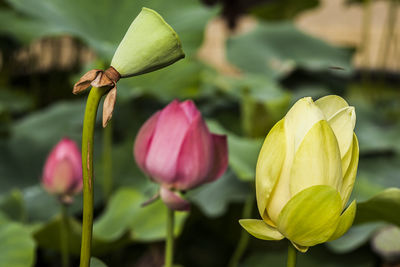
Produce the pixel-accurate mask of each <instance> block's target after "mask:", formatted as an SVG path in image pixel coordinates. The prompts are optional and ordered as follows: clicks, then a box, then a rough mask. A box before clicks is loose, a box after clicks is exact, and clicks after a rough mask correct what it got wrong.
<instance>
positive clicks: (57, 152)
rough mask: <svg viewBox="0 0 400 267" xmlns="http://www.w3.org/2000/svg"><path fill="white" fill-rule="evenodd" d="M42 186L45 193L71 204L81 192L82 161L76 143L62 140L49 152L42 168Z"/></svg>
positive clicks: (65, 139) (66, 139)
mask: <svg viewBox="0 0 400 267" xmlns="http://www.w3.org/2000/svg"><path fill="white" fill-rule="evenodd" d="M42 185H43V187H44V188H45V190H46V191H47V192H49V193H50V194H52V195H56V196H58V197H59V199H60V201H62V202H63V203H71V202H72V200H73V198H72V197H73V196H74V195H75V194H77V193H79V192H81V190H82V159H81V153H80V151H79V149H78V146H77V145H76V143H75V142H74V141H72V140H70V139H68V138H64V139H62V140H61V141H60V142H59V143H58V144H57V145H56V146H55V147H54V148H53V150H52V151H51V152H50V154H49V156H48V157H47V160H46V163H45V165H44V168H43V176H42Z"/></svg>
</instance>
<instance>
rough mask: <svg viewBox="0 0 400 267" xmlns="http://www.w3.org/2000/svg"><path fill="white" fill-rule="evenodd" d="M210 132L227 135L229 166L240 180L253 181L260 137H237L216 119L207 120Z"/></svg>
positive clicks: (260, 142) (260, 144) (260, 143)
mask: <svg viewBox="0 0 400 267" xmlns="http://www.w3.org/2000/svg"><path fill="white" fill-rule="evenodd" d="M207 125H208V127H209V129H210V131H211V132H213V133H218V134H226V135H227V136H228V147H229V149H228V154H229V166H230V167H231V168H232V170H233V171H234V172H235V174H236V175H237V176H238V178H239V179H240V180H242V181H254V179H255V168H256V165H257V158H258V154H259V152H260V149H261V146H262V142H263V141H262V139H250V138H245V137H239V136H237V135H235V134H233V133H230V132H228V131H227V130H225V129H224V128H223V127H222V126H221V125H220V124H219V123H218V122H216V121H207Z"/></svg>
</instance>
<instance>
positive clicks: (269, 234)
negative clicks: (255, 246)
mask: <svg viewBox="0 0 400 267" xmlns="http://www.w3.org/2000/svg"><path fill="white" fill-rule="evenodd" d="M239 223H240V225H241V226H242V227H243V228H244V229H245V230H246V231H247V232H249V234H251V235H252V236H254V237H256V238H258V239H262V240H281V239H283V238H284V236H283V235H282V234H281V233H279V231H278V230H277V229H276V228H273V227H272V226H269V225H268V224H266V223H265V222H264V221H263V220H255V219H241V220H239Z"/></svg>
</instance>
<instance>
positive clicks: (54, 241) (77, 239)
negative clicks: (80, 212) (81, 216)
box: [34, 216, 130, 255]
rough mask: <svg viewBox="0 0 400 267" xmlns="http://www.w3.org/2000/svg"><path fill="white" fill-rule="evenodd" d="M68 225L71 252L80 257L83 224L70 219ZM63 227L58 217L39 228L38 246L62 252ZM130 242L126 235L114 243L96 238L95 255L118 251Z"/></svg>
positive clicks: (93, 244)
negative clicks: (61, 234)
mask: <svg viewBox="0 0 400 267" xmlns="http://www.w3.org/2000/svg"><path fill="white" fill-rule="evenodd" d="M68 223H69V224H68V226H69V229H68V246H69V251H70V253H71V254H73V255H79V254H80V244H81V232H82V228H81V223H80V222H78V221H77V220H76V219H74V218H72V217H69V218H68ZM61 227H62V221H61V217H60V216H57V217H55V218H54V219H53V220H52V221H50V222H48V223H46V224H43V225H42V226H41V227H38V228H37V229H36V230H35V232H34V237H35V240H36V242H37V244H38V246H39V247H41V248H45V249H51V250H56V251H61V247H60V246H61V239H60V238H61V236H60V233H61ZM129 242H130V239H129V235H124V236H123V237H121V238H119V239H118V240H115V241H112V242H106V241H103V240H99V239H97V238H96V237H95V236H94V238H93V240H92V251H93V255H103V254H105V253H109V252H112V251H115V250H118V249H120V248H121V247H123V246H125V245H126V244H128V243H129Z"/></svg>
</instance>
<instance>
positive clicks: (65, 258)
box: [60, 203, 69, 267]
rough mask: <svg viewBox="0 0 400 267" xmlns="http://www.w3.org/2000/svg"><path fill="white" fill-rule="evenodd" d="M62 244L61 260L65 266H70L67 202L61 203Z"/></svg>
mask: <svg viewBox="0 0 400 267" xmlns="http://www.w3.org/2000/svg"><path fill="white" fill-rule="evenodd" d="M60 234H61V235H60V236H61V238H60V244H61V260H62V266H63V267H69V247H68V245H69V244H68V235H69V221H68V207H67V205H66V204H64V203H61V231H60Z"/></svg>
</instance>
